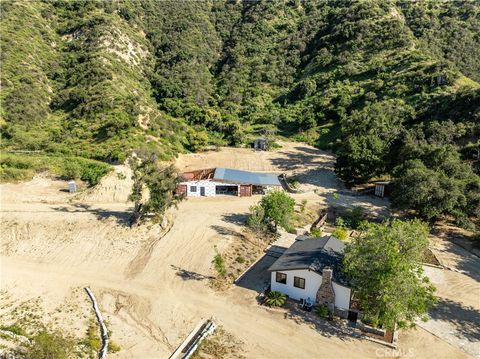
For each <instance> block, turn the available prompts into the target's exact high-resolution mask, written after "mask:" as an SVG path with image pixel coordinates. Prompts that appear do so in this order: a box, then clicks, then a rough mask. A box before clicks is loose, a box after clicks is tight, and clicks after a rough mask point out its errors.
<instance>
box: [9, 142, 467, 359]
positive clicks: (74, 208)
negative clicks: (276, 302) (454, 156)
mask: <svg viewBox="0 0 480 359" xmlns="http://www.w3.org/2000/svg"><path fill="white" fill-rule="evenodd" d="M297 147H298V148H297ZM237 151H238V152H237ZM245 151H249V150H238V149H225V150H223V151H220V152H215V153H216V154H217V156H219V158H220V159H218V160H217V159H216V156H213V155H211V154H202V155H188V156H182V157H181V158H180V159H179V166H180V167H181V166H182V164H183V166H184V167H183V168H188V166H193V164H192V163H194V162H195V161H199V162H198V163H196V162H195V163H196V164H195V166H198V167H200V168H202V167H206V164H208V165H209V166H208V167H212V166H216V165H222V166H224V167H236V168H244V169H258V170H272V171H277V170H279V169H281V168H285V170H286V171H297V173H300V174H301V173H303V174H304V175H305V176H308V175H310V176H312V180H311V181H310V182H311V183H306V184H304V185H303V186H302V187H303V189H304V190H305V192H304V193H302V194H299V195H295V197H296V199H297V200H300V199H303V198H305V199H308V200H309V201H312V202H313V201H325V200H327V198H328V197H322V196H321V194H322V193H331V192H333V191H335V190H337V189H339V188H340V187H338V186H337V184H336V183H338V181H336V179H335V177H334V174H333V173H332V172H331V168H332V161H333V159H332V157H331V156H330V155H328V154H325V153H323V152H321V151H318V150H315V149H313V148H311V147H308V146H306V145H302V144H290V143H288V144H285V145H284V148H282V149H280V150H278V151H277V152H273V153H264V154H263V153H262V154H261V155H260V156H257V154H255V153H254V154H252V155H251V157H250V159H248V158H246V157H244V156H243V154H244V152H245ZM250 152H251V151H250ZM206 156H213V157H211V158H210V157H206ZM190 157H191V159H190ZM317 157H319V158H320V159H317ZM254 159H255V160H254ZM189 161H191V162H189ZM215 161H218V162H215ZM244 161H245V162H244ZM250 161H251V164H250V166H257V167H255V168H252V167H248V168H247V167H242V166H241V165H240V164H241V163H244V164H245V166H247V163H250ZM316 161H320V163H317V164H315V163H316ZM309 163H310V164H309ZM318 164H320V165H321V166H324V167H323V168H321V169H320V170H319V171H320V172H318V173H317V172H314V171H316V169H315V168H316V166H317V165H318ZM117 171H118V172H121V173H123V172H122V171H125V169H123V168H117ZM322 173H325V176H323V177H322V176H321V174H322ZM319 174H320V177H321V178H320V179H319V178H317V177H318V176H319ZM123 177H124V176H120V175H117V174H116V173H113V174H111V175H109V177H108V178H106V179H105V180H104V181H102V184H100V185H99V186H98V187H96V188H95V189H92V190H89V191H87V192H85V193H83V194H82V195H79V196H75V197H74V198H72V196H71V195H70V194H68V193H65V192H62V191H61V189H63V188H64V187H65V186H66V184H65V183H64V182H61V181H51V180H49V179H45V178H37V179H35V180H34V181H32V182H30V183H27V184H16V185H12V184H10V185H1V187H0V189H1V191H2V199H1V226H0V231H1V233H2V243H1V251H0V259H1V264H0V270H1V272H0V274H1V277H0V278H1V289H2V292H1V293H0V318H2V319H0V321H1V320H5V318H7V315H6V313H7V312H8V311H9V310H10V309H11V308H15V306H18V305H19V303H26V302H28V301H29V300H32V299H35V298H39V299H40V301H41V305H40V310H41V312H42V313H43V316H42V318H41V320H42V321H44V322H51V323H52V325H54V326H56V327H59V328H63V329H64V330H66V331H69V332H70V331H71V332H73V333H76V334H77V335H79V336H80V335H82V334H83V333H84V332H85V328H86V327H87V325H88V318H89V316H91V310H90V306H89V303H88V300H87V298H86V296H85V294H84V293H82V291H81V290H78V289H79V288H80V289H81V288H82V287H84V286H87V285H88V286H90V287H91V288H92V290H93V291H94V293H95V294H96V295H97V297H98V299H99V301H100V306H101V309H102V311H103V312H104V313H105V316H106V318H107V320H108V323H109V327H110V329H111V330H112V333H113V334H112V337H113V339H114V341H115V342H117V343H118V344H119V345H120V347H121V348H122V350H121V351H120V352H119V353H117V354H114V355H112V356H111V357H112V358H145V359H148V358H168V356H169V355H170V354H171V353H172V352H173V350H174V348H175V347H176V346H178V345H179V344H180V343H181V341H182V340H183V339H184V338H185V336H186V335H187V333H188V332H189V331H190V330H191V329H192V328H193V327H194V326H195V325H196V323H197V322H198V321H199V319H200V318H208V317H214V318H215V321H217V322H218V323H219V324H221V325H222V326H223V327H224V328H225V330H226V331H228V332H229V333H231V334H232V335H233V336H234V337H235V338H236V339H238V340H239V341H241V342H242V343H243V346H242V348H243V350H244V354H245V356H246V357H247V358H374V357H389V356H390V357H392V356H396V357H398V356H403V357H410V353H412V352H413V353H414V354H415V357H418V358H465V357H467V356H466V354H464V353H463V352H462V351H460V350H459V349H457V348H456V347H454V346H452V345H450V344H448V343H446V342H444V341H442V340H440V339H438V338H437V337H435V336H434V335H432V334H430V333H428V332H426V331H424V330H422V329H419V330H417V331H415V332H406V333H402V334H401V337H400V342H401V345H400V348H399V350H398V351H397V352H395V353H393V354H394V355H392V352H391V351H385V347H383V346H380V345H378V344H375V343H372V342H370V341H366V340H362V339H355V338H352V337H349V336H345V335H341V334H340V333H336V332H332V331H331V330H326V329H320V328H315V327H313V326H312V325H309V324H308V323H302V322H298V321H294V320H291V319H288V318H285V317H284V315H283V314H281V313H279V312H275V311H271V310H267V309H265V308H264V307H261V306H259V305H258V304H257V302H256V300H255V296H256V294H257V293H256V292H255V291H253V290H250V289H248V288H242V287H235V286H234V287H232V288H231V289H229V290H227V291H226V292H216V291H214V290H212V289H211V288H210V286H209V285H208V278H209V276H211V275H212V263H211V262H212V259H213V256H214V255H215V247H216V248H217V250H219V251H222V250H223V249H225V248H226V247H227V246H229V244H231V243H232V242H233V241H235V239H236V238H237V237H236V236H235V234H236V233H238V232H240V231H241V230H242V227H241V224H240V223H238V221H235V220H232V218H234V217H235V216H232V215H231V214H244V213H247V212H248V208H249V207H250V206H251V205H252V204H253V203H255V202H256V201H258V198H257V197H252V198H221V197H218V198H199V199H193V198H192V199H188V200H187V201H184V202H182V203H180V205H179V207H178V209H173V210H172V211H171V212H170V216H171V218H172V219H173V226H172V227H171V228H169V229H168V231H165V230H162V229H161V228H159V226H151V227H148V226H141V227H138V228H135V229H130V228H129V227H128V226H127V225H126V224H125V218H126V217H127V216H128V211H129V210H130V207H131V205H130V204H128V203H125V202H124V201H125V198H126V194H128V191H127V190H126V189H128V187H129V183H128V178H127V179H126V180H125V179H122V178H123ZM306 178H308V177H306ZM315 181H321V182H322V183H325V187H321V186H318V185H317V184H315V183H320V182H315ZM366 203H368V201H367V202H366ZM368 205H369V206H371V207H372V208H379V209H380V210H381V209H382V208H384V206H383V205H382V203H381V202H375V201H373V202H372V203H369V204H368ZM9 308H10V309H9Z"/></svg>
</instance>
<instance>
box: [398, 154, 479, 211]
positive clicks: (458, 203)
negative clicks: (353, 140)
mask: <svg viewBox="0 0 480 359" xmlns="http://www.w3.org/2000/svg"><path fill="white" fill-rule="evenodd" d="M417 151H419V152H421V154H420V155H418V156H419V157H420V158H417V159H412V160H408V161H406V162H405V163H404V164H402V165H400V166H398V167H397V168H396V170H395V175H396V178H395V180H394V181H393V192H392V206H393V208H395V209H397V210H411V209H413V210H415V211H416V212H417V214H418V215H420V216H421V217H423V218H425V219H429V220H430V219H436V218H437V217H439V216H441V215H448V214H450V215H454V216H458V215H462V214H466V215H470V216H478V214H479V213H480V200H479V198H480V178H479V176H477V175H476V174H475V173H474V172H473V170H472V168H471V167H470V166H469V165H468V164H467V163H465V162H463V161H462V160H461V158H460V155H459V153H458V152H457V151H456V149H455V148H454V147H452V146H440V147H436V146H427V147H423V148H421V147H418V148H417Z"/></svg>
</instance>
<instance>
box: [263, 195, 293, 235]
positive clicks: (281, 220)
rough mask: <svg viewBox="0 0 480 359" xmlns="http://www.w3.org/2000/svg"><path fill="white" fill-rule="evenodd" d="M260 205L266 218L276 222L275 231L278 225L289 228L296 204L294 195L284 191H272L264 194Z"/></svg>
mask: <svg viewBox="0 0 480 359" xmlns="http://www.w3.org/2000/svg"><path fill="white" fill-rule="evenodd" d="M260 206H261V207H262V208H263V212H264V216H265V219H266V220H267V221H271V222H273V223H274V225H275V231H276V230H277V228H278V226H280V227H283V228H285V229H288V228H289V226H290V220H291V218H292V216H293V213H294V206H295V200H294V199H293V198H292V197H290V196H289V195H288V194H286V193H285V192H283V191H272V192H270V193H268V194H266V195H265V196H263V198H262V200H261V201H260Z"/></svg>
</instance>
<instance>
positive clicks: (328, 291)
mask: <svg viewBox="0 0 480 359" xmlns="http://www.w3.org/2000/svg"><path fill="white" fill-rule="evenodd" d="M303 238H304V237H303ZM303 238H302V237H299V238H297V241H295V243H293V244H292V245H291V246H290V248H288V249H287V250H286V251H285V252H284V253H283V254H282V255H281V256H280V258H278V259H277V260H276V261H275V263H273V264H272V266H271V267H270V268H269V271H270V272H271V286H270V287H271V290H272V291H278V292H281V293H284V294H286V295H288V296H289V297H290V298H292V299H295V300H302V299H303V300H307V299H309V300H310V301H312V302H314V303H318V304H326V305H327V306H328V307H329V308H330V310H331V311H335V312H336V313H337V314H339V315H341V316H345V317H346V316H347V315H348V311H349V309H350V300H351V295H352V291H351V288H350V286H349V284H348V281H347V279H346V277H345V275H344V274H343V271H342V257H343V250H344V248H345V244H344V243H343V242H342V241H340V240H338V239H337V238H335V237H333V236H325V237H322V238H307V239H303Z"/></svg>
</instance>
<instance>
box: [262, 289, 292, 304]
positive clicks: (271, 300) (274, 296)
mask: <svg viewBox="0 0 480 359" xmlns="http://www.w3.org/2000/svg"><path fill="white" fill-rule="evenodd" d="M286 300H287V296H286V295H285V294H283V293H280V292H277V291H275V290H274V291H272V292H270V293H268V295H267V297H266V298H265V304H267V305H269V306H272V307H283V306H284V305H285V301H286Z"/></svg>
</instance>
